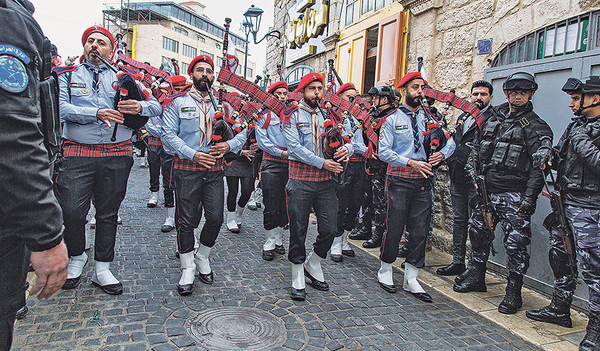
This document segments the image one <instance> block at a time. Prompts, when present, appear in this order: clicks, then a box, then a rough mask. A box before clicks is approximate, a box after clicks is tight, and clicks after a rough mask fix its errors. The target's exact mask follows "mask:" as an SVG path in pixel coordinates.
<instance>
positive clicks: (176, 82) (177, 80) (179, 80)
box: [169, 76, 187, 85]
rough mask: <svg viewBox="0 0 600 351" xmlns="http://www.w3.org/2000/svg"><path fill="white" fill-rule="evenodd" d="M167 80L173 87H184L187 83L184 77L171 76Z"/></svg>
mask: <svg viewBox="0 0 600 351" xmlns="http://www.w3.org/2000/svg"><path fill="white" fill-rule="evenodd" d="M169 80H170V81H171V84H173V85H184V84H185V83H186V81H187V79H186V78H185V77H184V76H171V77H169Z"/></svg>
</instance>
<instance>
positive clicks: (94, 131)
mask: <svg viewBox="0 0 600 351" xmlns="http://www.w3.org/2000/svg"><path fill="white" fill-rule="evenodd" d="M95 70H97V71H98V87H97V89H94V87H93V81H94V77H93V75H94V73H93V72H94V71H95ZM69 77H70V84H69ZM117 80H118V79H117V75H116V74H115V73H114V72H113V71H112V70H110V69H109V68H108V67H107V66H106V65H104V64H102V65H100V66H95V65H92V64H90V63H88V62H85V63H83V64H80V65H78V67H77V68H76V69H75V70H74V71H72V72H67V73H63V74H61V75H60V77H59V84H60V97H59V102H60V118H61V121H62V122H63V125H64V126H63V138H65V139H68V140H71V141H74V142H76V143H80V144H111V143H120V142H123V141H125V140H129V139H131V135H132V133H133V130H132V129H130V128H128V127H125V126H124V125H120V126H119V127H118V129H117V135H116V140H115V141H111V140H110V138H111V137H112V134H113V128H114V126H115V123H114V122H111V125H112V127H111V128H109V127H108V126H107V125H106V123H104V122H102V121H99V120H98V118H97V117H96V114H97V113H98V110H100V109H111V110H112V109H114V105H115V102H114V101H115V94H116V90H115V89H114V88H113V85H116V83H117ZM69 85H70V87H69ZM69 90H70V97H69ZM140 104H141V105H142V113H141V115H142V116H147V117H152V116H160V114H161V112H162V107H161V106H160V104H159V103H158V101H156V99H155V98H154V97H153V96H152V95H151V96H150V98H149V99H148V101H140Z"/></svg>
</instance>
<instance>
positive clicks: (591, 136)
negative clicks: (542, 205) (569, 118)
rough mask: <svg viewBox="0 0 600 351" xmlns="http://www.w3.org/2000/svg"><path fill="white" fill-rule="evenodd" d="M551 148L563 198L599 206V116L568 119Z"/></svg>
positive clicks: (584, 204) (569, 203) (591, 206)
mask: <svg viewBox="0 0 600 351" xmlns="http://www.w3.org/2000/svg"><path fill="white" fill-rule="evenodd" d="M554 148H555V150H556V151H557V152H556V153H555V155H556V157H555V159H554V160H553V162H552V164H553V165H554V166H555V168H557V169H558V177H557V179H558V183H559V186H560V187H561V188H562V193H563V202H564V203H565V204H567V205H573V206H579V207H585V208H594V209H598V208H600V116H596V117H592V118H587V119H585V118H578V119H577V120H575V121H574V122H571V123H570V124H569V126H568V127H567V129H566V130H565V132H564V133H563V135H562V136H561V137H560V140H559V141H558V144H557V145H556V146H555V147H554Z"/></svg>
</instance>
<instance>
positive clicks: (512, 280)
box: [498, 272, 523, 314]
mask: <svg viewBox="0 0 600 351" xmlns="http://www.w3.org/2000/svg"><path fill="white" fill-rule="evenodd" d="M522 287H523V276H522V275H520V274H517V273H514V272H510V274H509V275H508V283H507V284H506V295H504V300H502V302H500V305H498V312H500V313H504V314H515V313H517V310H518V309H519V308H521V307H522V306H523V300H522V299H521V288H522Z"/></svg>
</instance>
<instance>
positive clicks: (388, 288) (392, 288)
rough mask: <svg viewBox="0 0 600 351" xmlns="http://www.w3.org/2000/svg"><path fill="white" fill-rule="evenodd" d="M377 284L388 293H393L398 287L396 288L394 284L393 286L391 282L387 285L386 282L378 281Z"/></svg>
mask: <svg viewBox="0 0 600 351" xmlns="http://www.w3.org/2000/svg"><path fill="white" fill-rule="evenodd" d="M379 286H380V287H381V288H382V289H383V290H385V291H387V292H389V293H390V294H395V293H396V292H397V291H398V289H396V286H395V285H393V284H392V285H388V284H385V283H382V282H379Z"/></svg>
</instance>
